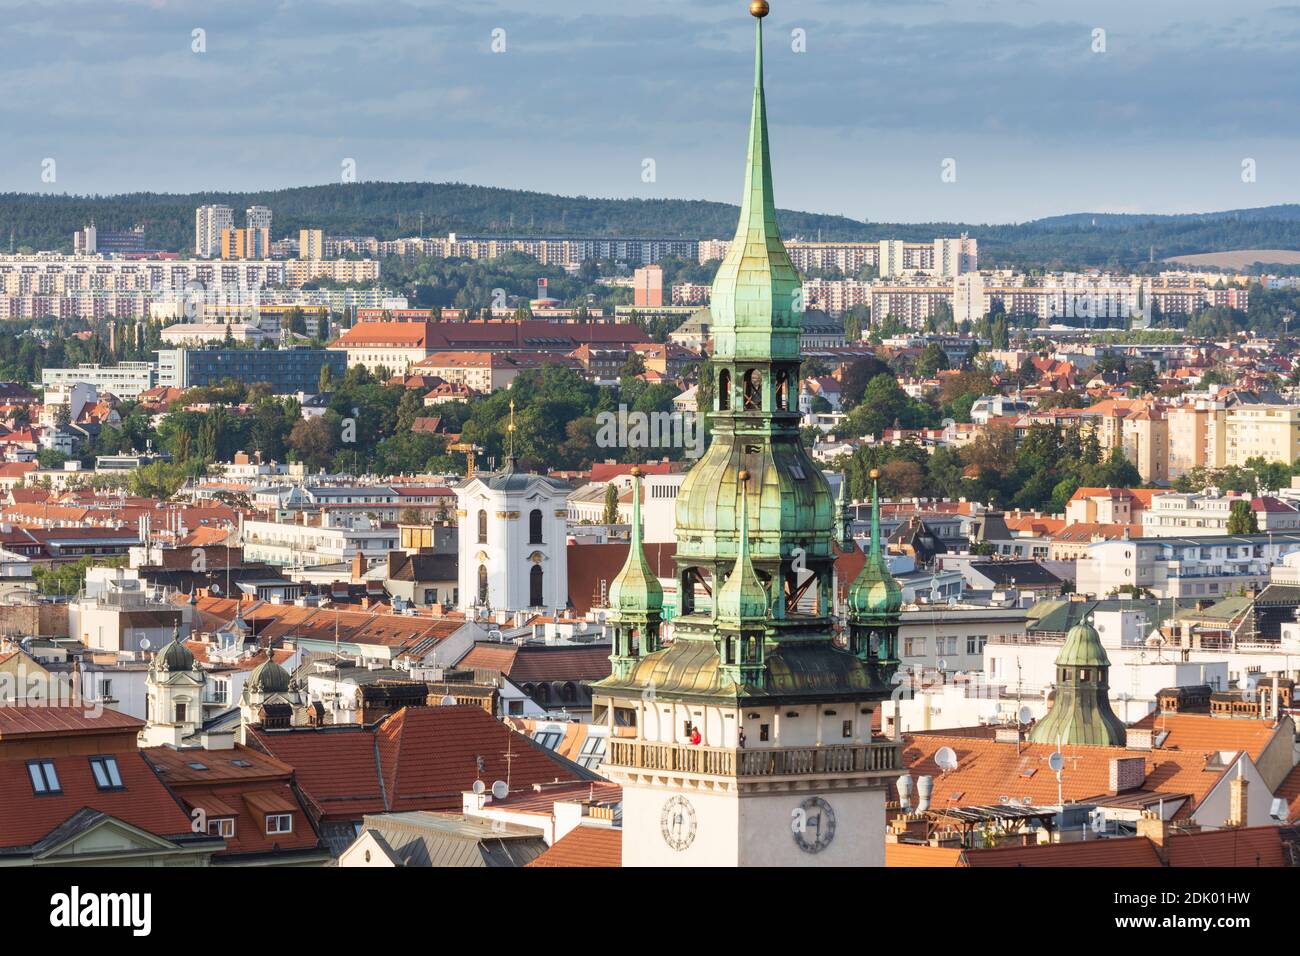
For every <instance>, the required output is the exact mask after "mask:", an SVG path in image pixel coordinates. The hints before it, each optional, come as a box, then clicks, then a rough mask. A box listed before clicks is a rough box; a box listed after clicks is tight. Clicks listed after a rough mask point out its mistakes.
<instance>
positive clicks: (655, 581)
mask: <svg viewBox="0 0 1300 956" xmlns="http://www.w3.org/2000/svg"><path fill="white" fill-rule="evenodd" d="M609 606H610V608H611V609H612V610H614V611H617V612H620V613H624V612H639V613H641V614H646V613H648V612H651V611H653V612H655V613H661V612H662V611H663V606H664V589H663V585H661V584H660V583H659V578H658V576H657V575H656V574H655V573H654V571H653V570H651V568H650V562H649V561H647V560H646V556H645V548H644V547H643V546H642V544H641V470H640V469H639V468H633V469H632V543H631V545H630V546H629V547H628V549H627V560H626V561H624V562H623V570H621V571H619V572H618V576H617V577H616V578H614V581H613V583H612V584H610V586H609Z"/></svg>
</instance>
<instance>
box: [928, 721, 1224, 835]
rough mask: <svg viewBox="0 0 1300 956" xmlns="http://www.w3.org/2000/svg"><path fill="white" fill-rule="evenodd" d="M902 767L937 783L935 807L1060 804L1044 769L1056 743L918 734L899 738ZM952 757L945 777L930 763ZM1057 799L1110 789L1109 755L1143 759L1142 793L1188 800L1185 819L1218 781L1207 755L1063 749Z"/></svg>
mask: <svg viewBox="0 0 1300 956" xmlns="http://www.w3.org/2000/svg"><path fill="white" fill-rule="evenodd" d="M904 741H905V743H904V748H903V764H904V766H906V767H907V769H908V770H909V771H911V772H912V773H913V774H929V775H931V776H933V777H934V796H933V804H932V806H933V809H934V810H935V811H942V810H944V809H946V808H948V807H970V806H995V805H998V804H999V803H1000V802H1001V798H1002V797H1003V796H1007V797H1010V798H1012V799H1014V800H1016V801H1017V802H1023V801H1024V800H1025V798H1028V802H1029V803H1030V804H1032V805H1037V806H1052V805H1056V804H1057V803H1059V800H1058V796H1057V781H1056V775H1055V774H1054V773H1052V772H1051V771H1050V770H1049V769H1048V767H1047V758H1048V757H1049V756H1051V754H1052V753H1053V752H1054V751H1055V750H1056V746H1055V744H1051V745H1048V744H1035V743H1026V744H1022V745H1021V746H1020V747H1019V749H1017V747H1016V745H1015V744H1014V743H1002V742H1000V741H997V740H991V739H988V738H978V737H962V736H952V735H945V734H917V735H914V736H908V737H905V738H904ZM945 746H947V747H951V748H952V749H953V750H954V751H956V753H957V769H956V770H953V771H949V772H948V773H944V772H942V771H941V770H940V769H939V766H938V764H936V763H935V762H934V755H935V753H936V751H938V750H939V748H940V747H945ZM1063 752H1064V754H1065V771H1064V775H1063V780H1062V791H1061V792H1062V794H1063V795H1064V797H1065V799H1066V800H1067V801H1072V800H1074V801H1077V800H1086V799H1090V798H1092V797H1096V796H1097V795H1098V794H1104V793H1106V792H1107V790H1108V789H1109V787H1110V761H1111V759H1112V758H1114V757H1144V758H1145V760H1146V779H1145V782H1144V783H1143V785H1142V790H1144V791H1146V792H1148V793H1152V794H1165V795H1169V796H1173V795H1189V794H1190V795H1191V797H1192V800H1191V801H1188V803H1187V804H1185V805H1184V806H1183V807H1182V808H1180V810H1179V815H1180V816H1185V815H1187V814H1189V813H1191V811H1192V810H1193V809H1195V807H1194V804H1195V803H1196V802H1198V801H1199V800H1200V799H1201V798H1202V797H1204V796H1205V795H1206V794H1207V793H1208V792H1209V791H1210V788H1211V787H1213V786H1214V785H1215V784H1216V783H1218V782H1219V780H1220V779H1221V778H1222V776H1223V771H1218V772H1211V771H1206V770H1205V765H1206V756H1205V754H1203V753H1200V752H1192V751H1181V750H1172V751H1169V750H1153V751H1135V750H1128V749H1126V748H1123V747H1083V746H1068V745H1067V746H1066V747H1065V748H1064V751H1063Z"/></svg>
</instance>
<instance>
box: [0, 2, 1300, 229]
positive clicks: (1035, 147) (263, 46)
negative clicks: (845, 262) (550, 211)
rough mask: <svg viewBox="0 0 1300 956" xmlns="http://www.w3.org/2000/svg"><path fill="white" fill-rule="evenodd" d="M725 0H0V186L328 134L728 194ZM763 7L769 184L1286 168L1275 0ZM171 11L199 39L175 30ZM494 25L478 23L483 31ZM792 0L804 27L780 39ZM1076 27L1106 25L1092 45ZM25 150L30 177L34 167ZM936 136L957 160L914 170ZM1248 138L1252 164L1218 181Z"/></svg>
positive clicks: (72, 187)
mask: <svg viewBox="0 0 1300 956" xmlns="http://www.w3.org/2000/svg"><path fill="white" fill-rule="evenodd" d="M745 7H746V2H745V0H659V2H655V3H649V2H647V3H631V2H628V0H550V2H541V0H499V2H491V0H465V2H454V3H453V2H447V0H408V2H385V0H355V2H354V0H332V2H331V0H311V2H307V0H283V2H276V0H219V2H216V0H203V2H197V0H194V2H191V0H179V2H173V0H138V2H136V0H48V2H39V0H0V22H2V23H3V25H4V26H3V29H0V89H3V90H4V91H5V96H4V97H3V98H0V191H10V190H17V191H57V192H75V193H87V192H97V193H106V192H122V191H132V190H155V191H168V192H175V191H197V190H202V189H256V188H272V187H281V186H294V185H306V184H315V183H324V182H337V181H338V180H339V176H340V169H341V164H342V163H343V161H344V160H345V159H349V158H350V159H353V160H355V162H356V170H357V177H358V178H359V179H363V180H367V179H368V180H374V179H381V180H434V181H448V180H457V181H463V182H471V183H482V184H487V185H498V186H509V187H520V188H526V189H536V190H541V191H546V192H556V193H565V194H585V195H591V196H642V197H673V198H701V199H718V200H726V201H731V202H734V201H736V200H737V199H738V198H739V191H740V181H741V179H740V177H741V160H742V154H743V149H744V139H745V126H746V123H747V122H748V107H749V99H748V96H749V84H750V79H751V63H752V35H753V26H752V24H753V21H752V19H751V18H750V17H749V16H748V15H747V14H746V13H745ZM772 8H773V9H772V15H771V16H770V17H768V19H767V20H766V21H765V29H766V32H767V50H766V53H767V80H768V111H769V122H770V125H771V134H772V141H773V163H774V166H775V173H776V185H777V201H778V202H779V203H780V205H782V206H783V207H789V208H796V209H807V210H813V211H819V212H829V213H839V214H843V215H847V216H852V217H854V218H868V219H873V220H886V221H928V220H960V221H974V222H1006V221H1019V220H1024V219H1030V218H1036V217H1039V216H1045V215H1054V214H1058V213H1066V212H1079V211H1090V212H1095V211H1105V212H1195V211H1208V210H1215V209H1227V208H1237V207H1245V206H1262V205H1269V204H1272V203H1280V202H1292V201H1296V200H1297V199H1298V198H1300V189H1297V188H1296V186H1297V172H1298V171H1300V138H1298V134H1300V110H1297V106H1298V105H1300V82H1297V79H1298V77H1297V72H1298V71H1297V64H1298V63H1300V5H1296V4H1292V5H1285V6H1283V5H1277V4H1271V3H1264V2H1252V0H1233V2H1223V0H1122V2H1120V0H1089V2H1088V3H1087V4H1077V3H1064V2H1061V0H1053V2H1046V0H1034V2H1030V0H960V2H959V0H951V2H950V0H906V2H903V0H899V2H892V0H798V2H796V0H772ZM1084 9H1086V11H1087V12H1086V13H1085V12H1082V10H1084ZM195 29H202V30H203V31H205V33H206V36H205V41H206V52H204V53H195V52H192V49H191V47H192V45H193V42H194V41H193V40H192V35H193V31H194V30H195ZM498 29H499V30H503V31H504V38H505V51H504V52H501V53H494V52H492V42H493V31H494V30H498ZM795 29H799V30H802V31H803V32H804V33H803V35H804V36H805V38H806V40H805V43H806V51H805V52H795V51H794V50H793V49H792V46H793V41H792V31H794V30H795ZM1095 30H1104V31H1105V34H1104V45H1105V52H1094V46H1096V45H1098V40H1097V39H1095V38H1094V31H1095ZM46 158H52V159H54V160H55V163H56V167H55V171H56V176H57V178H56V181H55V182H54V183H45V182H42V179H41V170H42V161H43V160H44V159H46ZM647 158H650V159H653V160H654V161H655V173H656V178H655V181H654V182H651V183H646V182H643V181H642V168H643V160H645V159H647ZM948 158H951V159H954V160H955V161H956V174H957V178H956V182H950V183H945V182H943V181H941V176H940V170H941V164H942V162H943V161H944V160H945V159H948ZM1245 159H1253V160H1254V161H1255V164H1256V181H1255V182H1252V183H1244V182H1243V181H1242V162H1243V160H1245Z"/></svg>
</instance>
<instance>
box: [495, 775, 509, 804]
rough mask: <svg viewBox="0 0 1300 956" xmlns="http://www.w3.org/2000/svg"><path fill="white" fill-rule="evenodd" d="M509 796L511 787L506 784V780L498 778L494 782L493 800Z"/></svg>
mask: <svg viewBox="0 0 1300 956" xmlns="http://www.w3.org/2000/svg"><path fill="white" fill-rule="evenodd" d="M508 796H510V788H509V787H507V786H506V782H505V781H504V780H498V781H497V782H496V783H494V784H492V799H493V800H504V799H505V798H506V797H508Z"/></svg>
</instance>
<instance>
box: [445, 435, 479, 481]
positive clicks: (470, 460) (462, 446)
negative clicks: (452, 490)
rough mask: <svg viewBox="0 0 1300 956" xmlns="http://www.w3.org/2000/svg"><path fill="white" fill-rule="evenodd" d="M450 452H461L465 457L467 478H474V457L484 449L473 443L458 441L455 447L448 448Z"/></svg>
mask: <svg viewBox="0 0 1300 956" xmlns="http://www.w3.org/2000/svg"><path fill="white" fill-rule="evenodd" d="M447 450H448V451H453V452H459V453H460V454H462V455H464V456H465V477H466V478H473V477H474V456H475V455H476V454H478V453H479V452H481V451H482V450H483V449H482V448H481V447H479V446H478V445H475V444H474V443H473V442H465V441H458V442H456V443H455V444H454V445H448V446H447Z"/></svg>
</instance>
